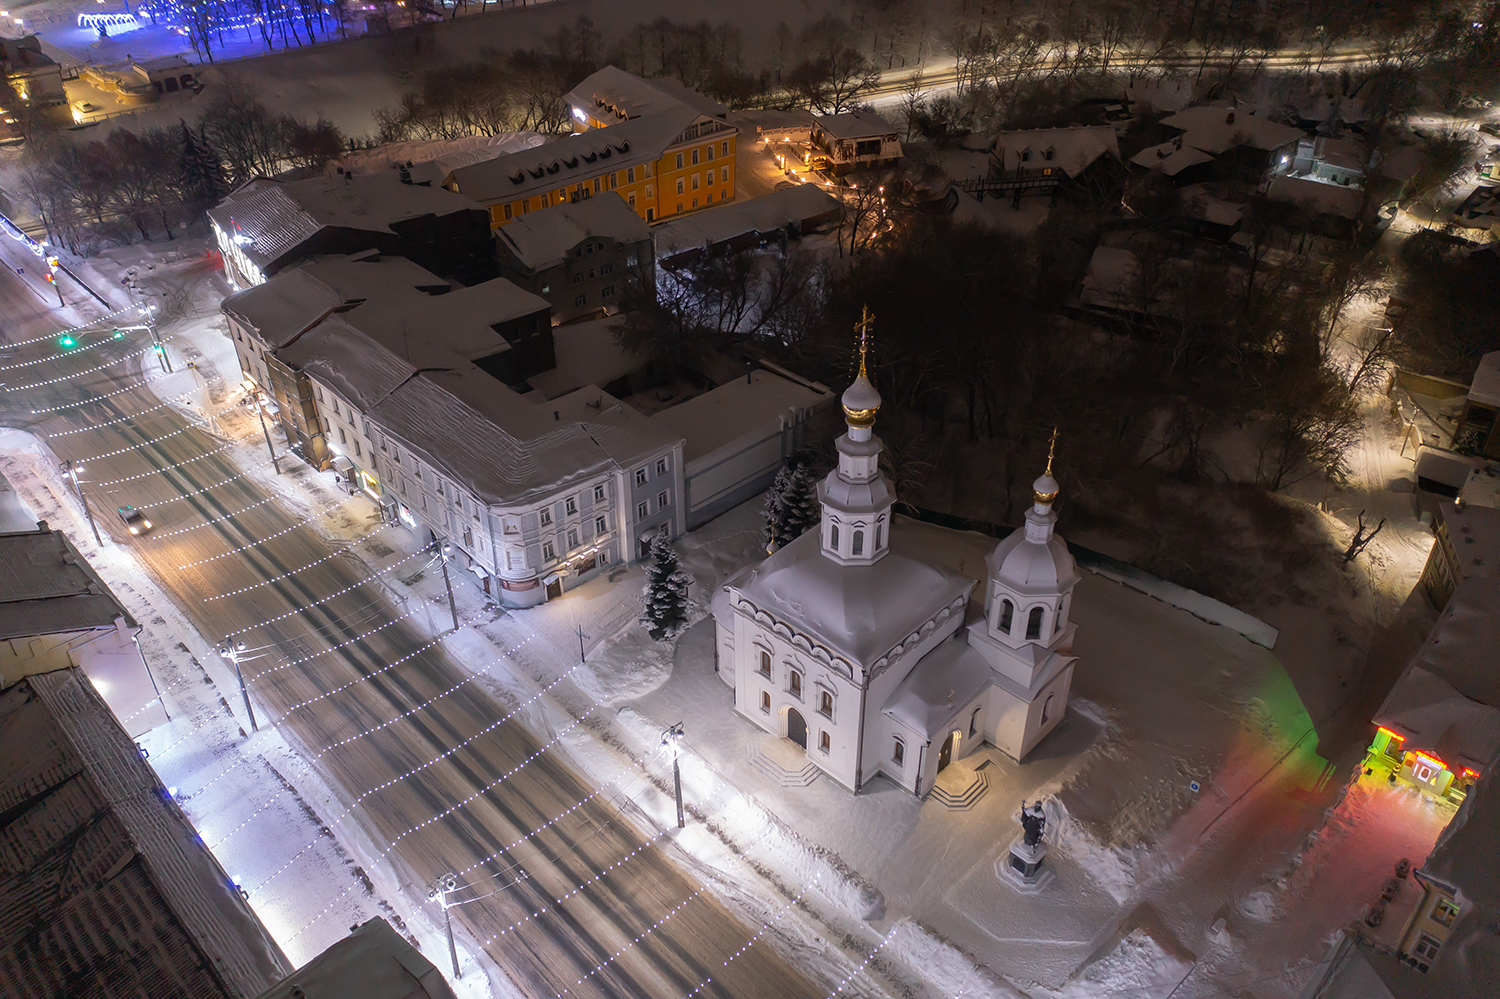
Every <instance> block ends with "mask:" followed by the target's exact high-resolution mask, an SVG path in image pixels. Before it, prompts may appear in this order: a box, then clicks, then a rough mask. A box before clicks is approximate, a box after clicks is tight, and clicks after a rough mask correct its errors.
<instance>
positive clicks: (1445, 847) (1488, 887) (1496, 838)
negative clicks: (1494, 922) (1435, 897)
mask: <svg viewBox="0 0 1500 999" xmlns="http://www.w3.org/2000/svg"><path fill="white" fill-rule="evenodd" d="M1497 842H1500V757H1497V758H1494V759H1491V760H1488V761H1487V763H1486V766H1485V768H1484V770H1483V775H1482V776H1481V777H1480V779H1479V780H1477V781H1475V783H1474V786H1473V787H1472V788H1470V790H1469V794H1468V796H1467V797H1466V798H1465V799H1464V803H1463V804H1462V805H1461V806H1460V807H1459V809H1458V814H1457V815H1455V816H1454V817H1453V819H1452V820H1451V821H1450V822H1449V823H1448V825H1447V826H1445V827H1444V828H1443V832H1442V834H1441V835H1439V836H1438V841H1437V845H1436V846H1434V847H1433V848H1432V854H1431V856H1429V857H1428V858H1427V862H1426V863H1425V864H1423V865H1422V868H1421V870H1422V873H1423V874H1428V875H1431V876H1432V877H1434V878H1436V879H1438V880H1439V881H1441V882H1443V884H1445V885H1448V886H1449V887H1451V888H1457V889H1458V890H1459V891H1461V892H1463V895H1464V898H1465V899H1466V900H1467V901H1468V902H1471V903H1474V904H1477V905H1481V906H1483V907H1484V908H1486V909H1488V910H1489V911H1490V913H1491V914H1492V915H1493V914H1500V864H1496V863H1495V844H1496V843H1497Z"/></svg>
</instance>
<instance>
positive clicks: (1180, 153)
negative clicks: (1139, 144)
mask: <svg viewBox="0 0 1500 999" xmlns="http://www.w3.org/2000/svg"><path fill="white" fill-rule="evenodd" d="M1213 159H1214V158H1213V157H1212V156H1210V155H1209V154H1208V153H1205V152H1204V151H1203V150H1201V149H1197V148H1194V147H1193V146H1191V145H1189V144H1187V143H1186V142H1183V141H1181V137H1179V138H1176V139H1172V140H1170V141H1168V142H1163V143H1162V144H1161V145H1159V146H1149V147H1147V148H1145V149H1142V150H1141V151H1140V152H1138V153H1136V154H1135V155H1134V156H1132V157H1131V158H1130V162H1131V163H1133V164H1135V165H1136V166H1138V167H1145V168H1146V169H1147V170H1156V171H1158V172H1160V173H1164V174H1166V175H1167V176H1168V177H1175V176H1177V175H1178V174H1179V173H1181V172H1182V171H1184V170H1186V169H1187V168H1188V167H1191V166H1198V165H1199V164H1200V163H1212V162H1213Z"/></svg>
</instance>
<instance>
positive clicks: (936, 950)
mask: <svg viewBox="0 0 1500 999" xmlns="http://www.w3.org/2000/svg"><path fill="white" fill-rule="evenodd" d="M882 953H883V954H884V955H886V957H887V958H888V959H889V960H892V961H895V962H897V963H898V964H900V965H901V966H902V970H904V971H905V972H907V973H908V974H909V975H910V976H911V977H913V978H916V979H920V980H923V981H926V982H928V983H930V984H931V985H933V986H934V987H936V988H937V990H938V993H939V994H941V995H945V996H963V997H964V999H970V997H973V999H986V997H988V999H1026V993H1024V992H1022V991H1021V990H1019V989H1017V988H1016V987H1015V986H1013V985H1011V984H1010V983H1009V982H1007V981H1005V980H1003V979H1001V978H999V977H998V976H996V975H995V973H994V972H993V971H991V970H990V969H988V968H986V967H983V966H982V965H980V964H977V963H976V962H975V961H974V959H973V958H971V957H970V956H969V955H968V954H965V953H964V952H963V951H961V950H959V949H958V948H957V947H955V946H954V945H953V944H951V943H949V942H948V941H947V940H944V939H943V938H942V937H940V936H938V935H937V934H936V933H934V932H932V931H931V930H929V929H927V928H926V927H925V926H923V925H921V924H920V923H915V922H913V921H911V920H910V919H903V920H901V921H900V922H898V923H897V924H896V925H895V926H894V927H893V928H892V929H891V933H890V936H889V937H888V938H887V940H886V944H885V946H884V947H883V948H882ZM1079 999H1082V997H1081V996H1080V997H1079Z"/></svg>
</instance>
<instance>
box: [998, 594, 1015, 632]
mask: <svg viewBox="0 0 1500 999" xmlns="http://www.w3.org/2000/svg"><path fill="white" fill-rule="evenodd" d="M1015 615H1016V605H1015V604H1013V603H1011V602H1010V601H1009V600H1002V601H1000V631H1001V632H1002V633H1003V634H1006V635H1009V634H1010V624H1011V619H1012V618H1014V617H1015Z"/></svg>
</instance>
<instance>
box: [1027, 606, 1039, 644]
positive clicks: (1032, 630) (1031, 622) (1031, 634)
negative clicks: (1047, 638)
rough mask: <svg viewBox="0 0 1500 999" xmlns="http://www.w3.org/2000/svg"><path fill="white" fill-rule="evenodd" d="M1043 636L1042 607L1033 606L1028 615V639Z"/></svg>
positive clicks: (1031, 639)
mask: <svg viewBox="0 0 1500 999" xmlns="http://www.w3.org/2000/svg"><path fill="white" fill-rule="evenodd" d="M1041 637H1042V609H1041V608H1040V607H1033V608H1031V613H1030V614H1028V615H1026V639H1027V641H1033V640H1035V639H1038V638H1041Z"/></svg>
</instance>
